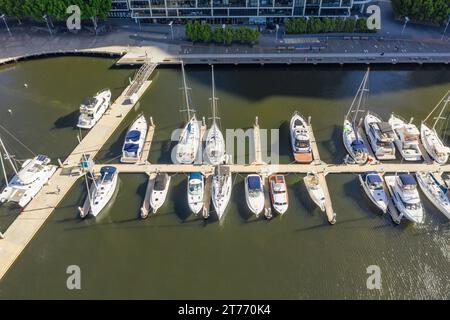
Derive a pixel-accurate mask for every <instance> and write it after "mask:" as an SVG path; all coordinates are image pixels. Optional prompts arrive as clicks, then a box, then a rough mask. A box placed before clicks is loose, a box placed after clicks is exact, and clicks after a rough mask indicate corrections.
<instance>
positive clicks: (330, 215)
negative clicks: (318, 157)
mask: <svg viewBox="0 0 450 320" xmlns="http://www.w3.org/2000/svg"><path fill="white" fill-rule="evenodd" d="M317 176H318V177H319V185H320V186H321V188H322V190H323V195H324V196H325V213H326V215H327V219H328V222H329V223H331V224H335V223H336V213H335V212H334V210H333V204H332V202H331V197H330V192H329V191H328V185H327V181H326V179H325V174H324V173H323V172H318V173H317Z"/></svg>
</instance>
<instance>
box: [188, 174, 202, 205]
mask: <svg viewBox="0 0 450 320" xmlns="http://www.w3.org/2000/svg"><path fill="white" fill-rule="evenodd" d="M204 189H205V179H204V177H203V174H201V173H200V172H192V173H190V174H189V177H188V183H187V200H188V206H189V209H191V211H192V212H193V213H194V214H198V213H199V212H200V211H201V210H202V209H203V204H204V199H203V196H204V193H205V192H204Z"/></svg>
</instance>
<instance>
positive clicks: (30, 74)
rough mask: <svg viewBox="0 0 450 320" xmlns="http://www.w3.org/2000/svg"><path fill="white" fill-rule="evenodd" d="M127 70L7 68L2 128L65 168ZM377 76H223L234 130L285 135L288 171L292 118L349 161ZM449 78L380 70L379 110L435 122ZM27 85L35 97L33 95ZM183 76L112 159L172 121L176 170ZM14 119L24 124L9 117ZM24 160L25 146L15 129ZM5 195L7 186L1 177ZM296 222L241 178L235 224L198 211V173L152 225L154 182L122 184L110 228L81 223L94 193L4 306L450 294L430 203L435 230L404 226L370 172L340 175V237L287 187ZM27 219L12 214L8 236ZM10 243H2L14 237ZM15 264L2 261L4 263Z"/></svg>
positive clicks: (337, 158) (108, 216)
mask: <svg viewBox="0 0 450 320" xmlns="http://www.w3.org/2000/svg"><path fill="white" fill-rule="evenodd" d="M113 62H114V61H113V60H109V59H96V58H74V57H70V58H69V57H67V58H55V59H45V60H36V61H29V62H24V63H20V64H17V65H15V66H9V67H3V68H1V69H0V97H1V103H0V124H1V125H3V126H4V127H6V128H7V129H8V130H10V131H11V132H13V133H14V134H15V135H16V136H17V138H19V139H20V140H21V141H22V142H24V144H25V145H27V146H28V147H30V148H31V149H32V150H33V151H34V152H39V153H45V154H48V155H49V156H51V157H52V158H53V159H55V160H56V159H57V158H61V159H63V158H64V157H65V155H67V154H68V153H69V152H70V151H71V150H72V149H73V148H74V146H75V145H76V142H77V139H76V136H77V130H76V129H75V128H74V124H75V123H76V119H77V116H78V113H77V112H78V105H79V102H80V101H81V100H82V98H83V97H84V96H86V95H89V94H93V93H95V92H96V91H98V90H99V89H101V88H103V87H109V88H111V89H112V90H113V95H114V96H115V97H116V96H118V95H119V94H120V92H121V91H122V90H123V89H124V87H125V86H126V84H127V81H128V77H130V76H132V75H133V72H134V70H132V69H115V68H112V65H113ZM364 71H365V69H364V67H363V66H361V67H345V68H342V67H337V66H329V67H292V66H291V67H282V66H278V67H269V66H264V67H259V66H256V67H216V87H217V95H218V97H219V98H220V101H219V107H220V114H221V122H222V126H223V128H249V127H251V125H252V124H253V121H254V117H255V116H256V115H258V116H259V123H260V126H261V127H262V128H278V129H280V137H281V141H280V153H281V156H280V161H281V162H283V163H289V162H290V161H291V158H290V150H289V140H288V128H287V122H286V121H287V120H288V119H289V118H290V116H291V114H292V112H293V111H294V110H297V109H298V110H300V111H301V112H302V113H303V114H305V115H310V116H312V123H313V126H314V130H315V135H316V138H317V140H318V141H319V151H320V153H321V157H322V159H323V160H324V161H327V162H341V161H342V158H343V157H344V155H345V150H344V147H343V145H342V142H341V127H340V126H341V123H342V119H343V116H344V114H345V112H346V109H347V108H348V106H349V104H350V102H351V99H352V98H353V95H354V93H355V90H356V88H357V86H358V85H359V83H360V81H361V79H362V76H363V74H364ZM449 71H450V69H449V68H448V67H447V68H445V67H438V66H435V67H421V68H419V67H413V66H408V67H398V66H397V67H395V68H394V67H389V66H386V67H376V68H374V69H373V70H372V72H371V78H370V89H371V98H370V108H371V110H373V111H375V112H376V113H378V114H380V115H382V116H384V117H387V116H388V115H389V114H390V112H391V111H395V112H396V113H398V114H400V115H403V116H404V117H406V118H409V117H411V116H413V117H415V119H417V121H418V120H419V119H421V118H423V117H424V116H425V115H426V114H427V113H428V110H429V109H430V108H431V107H432V106H434V104H435V103H436V102H437V101H438V100H439V99H440V97H441V96H442V95H443V94H444V93H445V91H446V90H447V89H448V88H449V85H450V72H449ZM187 75H188V81H189V84H190V86H191V87H192V99H193V102H194V105H195V106H196V107H197V111H198V115H199V116H206V117H208V116H209V114H210V112H209V100H208V98H209V96H210V84H211V82H210V70H209V68H208V67H206V66H205V67H187ZM25 83H26V84H27V85H28V86H27V87H24V84H25ZM180 83H181V77H180V71H179V69H178V68H175V67H173V68H161V69H159V70H158V71H157V72H156V73H155V74H154V76H153V83H152V85H151V87H150V89H149V90H148V91H147V93H146V94H145V96H144V97H143V98H142V100H141V101H140V107H139V109H138V110H136V111H135V112H134V113H132V114H131V115H130V116H129V117H128V118H127V119H126V120H125V121H124V123H123V124H122V126H121V127H120V128H119V130H118V131H117V132H116V133H115V134H114V136H113V138H112V139H111V140H110V141H108V143H107V145H106V148H105V150H103V151H102V152H101V154H100V155H99V157H98V160H99V161H103V162H112V163H114V162H116V161H117V160H116V159H115V158H116V157H117V156H118V155H119V154H120V148H121V145H122V141H123V136H124V134H125V132H126V129H127V126H128V125H129V124H130V123H131V121H132V120H133V119H134V118H135V117H136V116H137V115H138V114H139V113H140V112H144V113H145V115H146V116H152V117H153V118H154V120H155V123H156V125H157V129H156V133H155V140H154V142H153V146H152V151H151V154H150V159H149V160H150V161H151V162H153V163H156V162H159V163H168V162H169V161H170V156H169V154H170V148H171V141H170V134H171V133H172V130H173V129H175V128H177V127H179V126H180V125H181V121H182V119H183V115H182V114H180V112H179V111H178V110H179V106H180V105H181V102H182V101H181V94H180V92H179V90H178V88H179V87H180ZM8 109H11V111H12V112H11V113H10V112H8ZM2 137H4V139H5V140H6V142H7V143H8V146H9V147H10V148H11V149H12V150H13V151H14V154H16V156H17V158H18V159H22V158H24V157H27V156H29V154H28V153H27V151H26V149H25V148H23V147H21V146H19V145H17V143H14V140H12V139H11V138H8V136H7V135H6V134H5V133H4V132H2ZM0 179H1V180H0V183H1V185H3V184H4V181H3V180H2V178H0ZM287 180H288V183H289V185H290V189H289V196H290V203H289V206H290V207H289V211H288V212H287V214H286V215H285V216H283V217H277V218H275V219H273V220H271V221H263V220H255V219H254V218H253V217H252V216H250V214H249V213H248V210H247V209H246V205H245V198H244V192H243V190H244V186H243V177H241V176H236V178H235V184H234V189H233V195H232V200H231V202H230V205H229V208H228V210H227V212H226V216H225V217H224V221H223V223H221V224H219V223H217V222H205V221H203V220H202V219H201V218H199V217H195V216H193V215H192V214H190V213H189V211H188V208H187V204H186V201H185V189H186V177H185V176H184V175H181V174H179V175H176V176H174V177H173V179H172V183H171V189H170V193H169V196H168V199H167V201H166V203H165V205H164V207H163V208H162V209H160V211H159V212H158V214H157V216H155V217H152V218H150V219H147V220H145V221H142V220H140V219H139V218H138V216H139V208H140V206H141V202H142V199H143V196H144V193H145V186H146V177H145V176H144V175H121V176H120V186H119V193H118V195H117V197H116V198H115V199H114V202H113V203H111V205H110V206H109V207H108V208H107V209H106V210H105V211H104V212H103V213H102V214H101V216H99V217H98V218H97V220H94V219H86V220H80V219H79V218H78V217H77V212H76V208H77V206H78V205H80V203H81V202H82V200H83V198H84V194H85V189H84V187H83V183H82V181H81V180H80V181H79V183H78V184H77V185H76V186H75V187H74V188H73V190H72V191H71V192H70V194H69V195H68V196H67V197H66V198H65V200H64V201H63V202H62V203H61V205H60V206H59V208H58V209H57V210H56V211H55V212H54V213H53V214H52V216H51V217H50V218H49V220H48V221H47V223H46V224H45V225H44V227H43V228H42V229H41V230H40V231H39V232H38V234H37V235H36V236H35V238H34V239H33V241H32V242H31V243H30V244H29V245H28V247H27V248H26V249H25V250H24V251H23V253H22V255H21V256H20V257H19V258H18V259H17V261H16V262H15V264H14V265H13V267H12V268H11V269H10V270H9V272H8V273H7V274H6V276H5V277H4V279H3V280H2V281H1V282H0V298H3V299H6V298H161V299H170V298H181V299H184V298H194V299H195V298H206V299H214V298H237V299H240V298H254V299H265V298H275V299H279V298H287V299H302V298H376V299H378V298H446V299H448V298H450V294H449V292H450V228H449V227H450V224H449V222H448V220H447V219H446V218H445V216H444V215H442V214H441V213H439V212H438V211H437V210H436V209H434V208H433V206H432V205H431V203H430V202H428V201H427V200H426V199H425V197H424V196H423V195H422V199H423V201H424V204H425V209H426V218H425V223H424V224H423V225H420V226H415V225H412V224H408V223H404V224H402V225H400V226H395V225H394V224H393V222H392V221H391V219H390V217H389V216H382V215H379V214H378V213H377V211H376V210H375V209H374V208H373V206H372V205H371V204H370V203H369V202H368V200H367V199H366V198H365V196H364V194H363V191H362V190H361V189H360V187H359V185H358V183H357V180H356V176H354V175H351V174H345V175H344V174H342V175H328V176H327V180H328V184H329V188H330V191H331V195H332V199H333V205H334V209H335V211H336V212H337V221H338V222H337V223H336V225H334V226H330V225H328V223H327V222H326V218H325V216H324V215H323V214H322V213H321V212H320V211H319V210H318V209H316V208H315V207H314V206H313V205H312V204H311V201H310V199H309V198H308V196H307V194H306V190H305V188H304V186H303V184H302V183H300V180H301V176H300V175H289V176H288V177H287ZM17 214H18V211H17V209H15V208H14V207H12V206H10V205H3V206H1V207H0V230H2V231H4V230H5V229H6V228H7V226H8V225H9V224H10V223H11V221H12V220H13V219H14V217H15V216H16V215H17ZM0 241H1V240H0ZM0 259H1V257H0ZM69 265H78V266H79V267H80V268H81V273H82V277H81V285H82V289H81V290H79V291H77V290H75V291H70V290H68V289H67V288H66V279H67V276H68V275H67V274H66V268H67V267H68V266H69ZM370 265H378V266H379V267H380V269H381V275H382V289H381V290H368V289H367V287H366V279H367V277H368V276H369V275H368V274H367V273H366V268H367V267H368V266H370Z"/></svg>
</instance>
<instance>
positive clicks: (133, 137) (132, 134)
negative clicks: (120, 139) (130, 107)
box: [126, 130, 141, 142]
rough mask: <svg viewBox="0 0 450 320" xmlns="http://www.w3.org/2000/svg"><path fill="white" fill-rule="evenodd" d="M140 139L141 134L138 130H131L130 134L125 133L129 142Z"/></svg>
mask: <svg viewBox="0 0 450 320" xmlns="http://www.w3.org/2000/svg"><path fill="white" fill-rule="evenodd" d="M140 137H141V132H140V131H138V130H131V131H130V132H128V133H127V137H126V140H131V141H134V142H136V141H138V140H139V138H140Z"/></svg>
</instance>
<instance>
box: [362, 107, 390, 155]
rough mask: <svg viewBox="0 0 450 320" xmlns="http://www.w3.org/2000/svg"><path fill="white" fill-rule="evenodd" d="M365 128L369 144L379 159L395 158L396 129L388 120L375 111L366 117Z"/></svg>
mask: <svg viewBox="0 0 450 320" xmlns="http://www.w3.org/2000/svg"><path fill="white" fill-rule="evenodd" d="M364 129H365V131H366V135H367V138H368V140H369V144H370V146H371V148H372V150H373V152H374V154H375V157H377V159H378V160H394V159H395V146H394V131H393V130H392V127H391V125H390V124H389V123H388V122H384V121H383V120H382V119H381V117H379V116H378V115H376V114H375V113H373V112H368V113H367V115H366V116H365V117H364Z"/></svg>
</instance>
